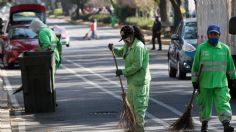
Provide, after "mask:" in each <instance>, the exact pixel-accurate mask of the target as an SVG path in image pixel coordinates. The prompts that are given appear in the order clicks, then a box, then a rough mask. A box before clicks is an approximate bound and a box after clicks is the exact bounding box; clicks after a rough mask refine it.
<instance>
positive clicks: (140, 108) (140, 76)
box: [114, 39, 151, 131]
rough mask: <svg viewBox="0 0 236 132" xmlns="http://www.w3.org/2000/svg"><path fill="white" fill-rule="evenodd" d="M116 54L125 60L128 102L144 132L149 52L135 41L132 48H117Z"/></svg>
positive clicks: (147, 93)
mask: <svg viewBox="0 0 236 132" xmlns="http://www.w3.org/2000/svg"><path fill="white" fill-rule="evenodd" d="M114 53H115V55H116V56H120V57H123V59H124V60H125V69H123V70H122V72H123V74H124V76H125V77H126V78H127V84H128V94H127V97H128V101H129V103H130V105H131V106H132V108H133V110H134V112H135V115H136V117H137V120H138V125H139V130H138V131H144V117H145V112H146V110H147V107H148V98H149V87H150V80H151V75H150V71H149V53H148V50H147V48H145V46H144V44H143V43H142V42H141V41H139V40H138V39H135V40H134V42H133V44H132V46H131V47H128V46H127V45H126V44H125V45H124V46H123V47H122V48H115V49H114Z"/></svg>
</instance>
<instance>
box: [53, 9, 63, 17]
mask: <svg viewBox="0 0 236 132" xmlns="http://www.w3.org/2000/svg"><path fill="white" fill-rule="evenodd" d="M62 14H63V10H62V8H57V9H54V11H53V15H55V16H60V15H62Z"/></svg>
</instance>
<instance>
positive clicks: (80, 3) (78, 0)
mask: <svg viewBox="0 0 236 132" xmlns="http://www.w3.org/2000/svg"><path fill="white" fill-rule="evenodd" d="M72 2H73V3H74V4H76V5H77V8H76V15H75V16H74V17H73V19H78V18H79V16H80V10H81V11H82V13H83V14H84V12H83V10H82V9H83V8H84V6H85V4H86V3H87V2H88V0H73V1H72Z"/></svg>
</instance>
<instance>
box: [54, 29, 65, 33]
mask: <svg viewBox="0 0 236 132" xmlns="http://www.w3.org/2000/svg"><path fill="white" fill-rule="evenodd" d="M53 31H54V32H55V33H56V34H62V33H63V32H65V29H63V28H53Z"/></svg>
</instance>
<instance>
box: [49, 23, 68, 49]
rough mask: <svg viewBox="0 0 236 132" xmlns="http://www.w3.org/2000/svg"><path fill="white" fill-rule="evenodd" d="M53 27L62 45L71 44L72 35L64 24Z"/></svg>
mask: <svg viewBox="0 0 236 132" xmlns="http://www.w3.org/2000/svg"><path fill="white" fill-rule="evenodd" d="M51 29H52V30H53V31H54V32H55V34H56V36H57V37H58V38H59V39H60V41H61V44H62V45H66V47H69V46H70V36H69V34H68V32H67V31H66V29H65V28H64V27H62V26H58V25H55V26H52V27H51Z"/></svg>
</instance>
